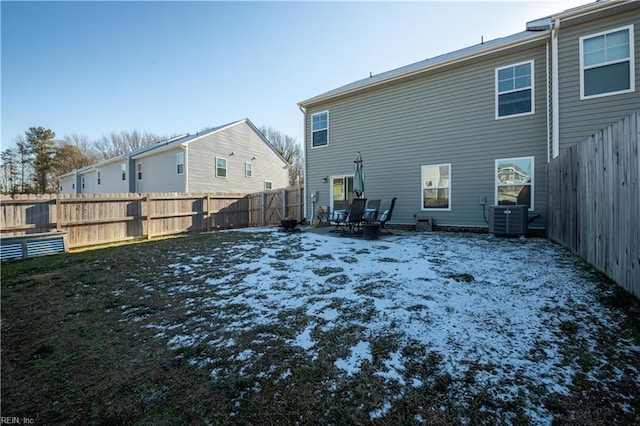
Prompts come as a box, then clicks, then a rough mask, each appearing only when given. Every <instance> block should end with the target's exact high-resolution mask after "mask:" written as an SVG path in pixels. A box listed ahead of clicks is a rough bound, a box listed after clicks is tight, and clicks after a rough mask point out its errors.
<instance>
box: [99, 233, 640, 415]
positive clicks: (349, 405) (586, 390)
mask: <svg viewBox="0 0 640 426" xmlns="http://www.w3.org/2000/svg"><path fill="white" fill-rule="evenodd" d="M207 237H208V238H210V239H211V240H212V241H218V242H217V243H216V244H191V245H185V244H179V248H178V246H176V248H173V249H168V251H167V252H165V253H162V259H160V260H156V261H155V262H154V263H153V265H152V266H151V265H149V266H148V267H146V268H143V271H142V273H143V274H146V275H140V276H134V277H130V279H129V281H128V282H127V286H129V285H133V286H134V287H137V289H138V291H139V298H140V300H141V301H144V300H146V299H151V298H159V299H161V300H166V302H164V303H165V306H164V307H163V309H161V310H159V311H153V310H148V309H147V310H145V309H143V308H141V307H140V306H138V307H132V306H128V305H127V304H123V305H121V306H119V307H118V308H115V309H109V310H107V311H106V314H107V315H109V314H111V315H113V314H116V313H118V314H120V315H121V314H122V313H123V312H124V313H126V315H124V316H123V318H124V319H123V320H121V321H129V322H131V323H137V324H139V327H140V328H141V330H145V331H148V332H149V333H150V334H149V335H150V336H153V337H152V339H154V340H155V341H157V342H162V343H163V344H165V345H166V346H167V347H168V348H169V349H170V350H171V351H173V352H174V353H175V356H176V358H178V359H180V360H182V361H184V362H187V363H188V364H190V365H192V366H194V367H195V368H197V369H201V370H202V371H206V373H207V374H208V375H209V376H210V379H211V381H212V382H213V383H214V384H215V383H218V384H225V386H229V383H230V381H231V382H233V383H234V385H233V386H235V387H234V389H235V390H234V405H233V410H232V412H231V413H229V416H231V418H233V417H234V416H238V417H237V418H240V416H246V415H247V413H248V412H249V413H250V412H251V410H252V407H253V409H257V408H256V407H264V406H268V405H269V404H270V406H271V408H270V410H274V412H278V413H281V415H282V416H283V417H284V418H287V419H288V420H289V421H291V420H295V421H300V422H301V423H314V422H319V423H338V424H340V423H355V422H363V421H364V422H369V421H376V422H379V423H381V424H383V423H384V424H393V423H394V422H398V421H399V422H401V423H412V422H415V423H421V422H429V423H431V424H438V423H439V422H440V423H449V422H459V423H471V424H478V423H489V424H495V423H501V422H504V423H507V424H512V423H527V422H531V423H532V424H542V425H544V424H552V423H553V422H554V421H560V422H564V423H566V422H576V423H580V422H581V421H582V420H588V422H596V423H597V422H602V423H603V424H604V423H607V422H608V421H611V420H613V421H616V422H619V421H621V420H622V421H628V420H629V419H636V420H637V419H638V415H639V414H640V412H639V411H638V400H637V398H638V397H639V395H640V371H639V370H640V367H639V360H640V346H638V342H637V341H635V342H634V339H637V334H636V335H634V333H633V332H625V331H624V327H625V326H624V324H623V323H624V321H625V317H624V314H623V313H622V312H620V311H617V310H616V309H613V308H611V307H609V306H606V305H605V304H603V303H602V302H601V301H602V299H603V298H606V297H611V296H612V294H613V293H612V291H613V286H612V284H611V283H609V282H607V281H606V280H604V279H603V278H602V276H601V275H600V274H598V273H596V272H595V271H594V270H593V269H591V268H590V267H588V266H586V265H585V264H584V263H583V262H582V261H580V260H579V259H576V258H575V257H573V256H571V255H570V254H569V253H568V252H567V251H566V250H565V249H564V248H562V247H561V246H558V245H556V244H553V243H551V242H549V241H547V240H544V239H533V238H532V239H526V240H520V239H489V238H487V236H486V235H471V234H454V233H406V234H404V235H396V236H389V237H384V238H383V239H380V240H377V241H365V240H362V239H355V238H340V237H334V236H322V235H318V234H314V233H311V232H302V233H296V234H290V233H283V232H279V231H277V230H274V229H270V228H257V229H248V230H239V231H225V232H219V233H212V234H208V235H206V236H205V237H204V238H199V239H198V240H199V241H200V242H202V241H204V239H206V238H207ZM163 259H170V260H163ZM127 291H129V290H128V289H127V287H126V286H124V287H122V288H115V289H114V290H113V297H114V298H116V299H117V298H118V297H119V296H120V295H121V292H127ZM265 401H267V402H268V404H266V403H265ZM265 404H266V405H265ZM305 404H307V405H305ZM242 418H244V419H246V418H247V417H242ZM250 418H251V417H250ZM592 424H593V423H592Z"/></svg>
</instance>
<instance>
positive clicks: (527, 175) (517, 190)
mask: <svg viewBox="0 0 640 426" xmlns="http://www.w3.org/2000/svg"><path fill="white" fill-rule="evenodd" d="M533 165H534V160H533V157H522V158H505V159H501V160H496V170H495V171H496V194H495V197H496V198H495V199H496V200H497V204H498V205H516V204H517V205H525V206H528V207H529V210H533Z"/></svg>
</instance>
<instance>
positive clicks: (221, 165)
mask: <svg viewBox="0 0 640 426" xmlns="http://www.w3.org/2000/svg"><path fill="white" fill-rule="evenodd" d="M216 177H219V178H226V177H227V159H226V158H222V157H216Z"/></svg>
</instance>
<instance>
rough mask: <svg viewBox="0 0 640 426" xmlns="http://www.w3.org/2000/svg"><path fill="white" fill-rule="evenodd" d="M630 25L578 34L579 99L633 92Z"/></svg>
mask: <svg viewBox="0 0 640 426" xmlns="http://www.w3.org/2000/svg"><path fill="white" fill-rule="evenodd" d="M633 49H634V48H633V25H629V26H626V27H623V28H617V29H615V30H611V31H607V32H602V33H597V34H592V35H589V36H585V37H580V99H589V98H595V97H599V96H608V95H616V94H619V93H628V92H633V91H635V75H634V74H635V69H634V68H635V65H634V58H633V55H632V54H631V52H633V51H634V50H633Z"/></svg>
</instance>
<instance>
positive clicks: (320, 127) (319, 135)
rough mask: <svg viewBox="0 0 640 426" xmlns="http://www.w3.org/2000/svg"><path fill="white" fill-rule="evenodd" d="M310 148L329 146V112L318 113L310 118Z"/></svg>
mask: <svg viewBox="0 0 640 426" xmlns="http://www.w3.org/2000/svg"><path fill="white" fill-rule="evenodd" d="M311 135H312V136H311V137H312V141H311V146H312V147H313V148H317V147H319V146H326V145H329V112H328V111H324V112H319V113H317V114H313V115H312V116H311Z"/></svg>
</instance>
